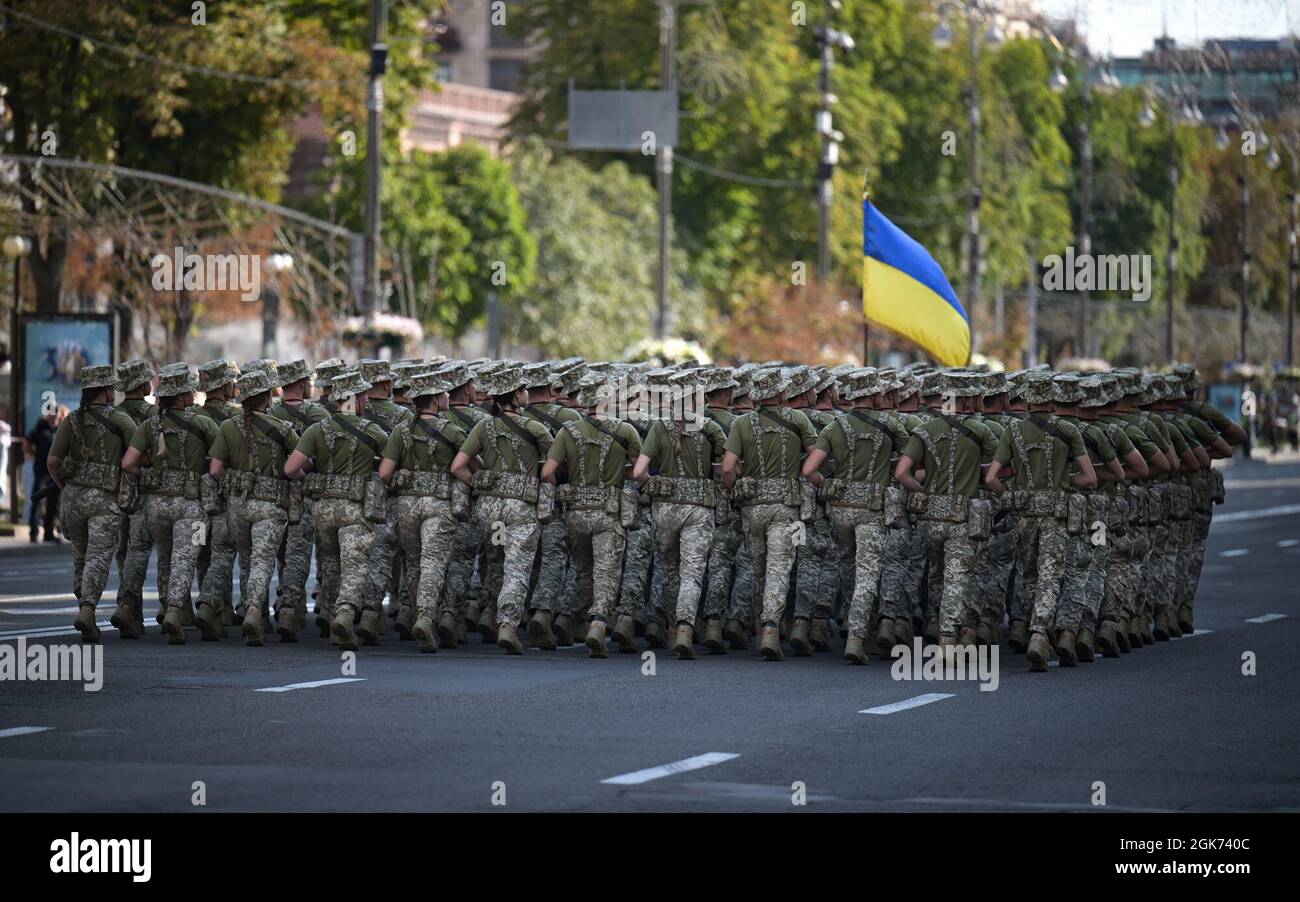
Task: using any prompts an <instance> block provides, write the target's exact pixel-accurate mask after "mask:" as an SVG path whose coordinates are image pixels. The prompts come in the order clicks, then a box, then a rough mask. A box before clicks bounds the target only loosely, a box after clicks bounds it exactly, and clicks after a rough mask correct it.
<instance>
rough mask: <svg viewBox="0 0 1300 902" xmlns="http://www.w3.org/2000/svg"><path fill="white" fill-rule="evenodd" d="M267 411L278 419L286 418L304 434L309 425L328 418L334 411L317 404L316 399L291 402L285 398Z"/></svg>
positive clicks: (285, 419) (300, 433)
mask: <svg viewBox="0 0 1300 902" xmlns="http://www.w3.org/2000/svg"><path fill="white" fill-rule="evenodd" d="M267 413H269V414H270V415H271V416H273V417H275V418H276V419H277V420H284V421H285V422H286V423H288V424H289V425H290V426H292V427H293V428H294V431H295V432H297V433H298V434H299V435H302V433H304V432H306V431H307V427H308V426H310V425H311V424H312V423H319V422H320V421H321V420H324V419H327V418H328V417H329V416H330V414H331V413H332V411H331V410H330V409H329V408H328V407H326V406H325V405H324V404H317V403H316V402H315V401H299V402H295V403H293V404H289V403H286V402H285V401H284V400H279V401H276V402H275V403H274V404H272V405H271V409H270V410H268V411H267Z"/></svg>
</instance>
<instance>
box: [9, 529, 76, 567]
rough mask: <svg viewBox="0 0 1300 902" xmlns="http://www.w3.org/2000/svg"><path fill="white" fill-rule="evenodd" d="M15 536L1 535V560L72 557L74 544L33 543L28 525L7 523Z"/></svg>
mask: <svg viewBox="0 0 1300 902" xmlns="http://www.w3.org/2000/svg"><path fill="white" fill-rule="evenodd" d="M4 526H5V528H6V529H8V528H12V529H13V535H0V559H5V558H19V557H44V556H46V555H64V554H66V555H71V554H72V543H71V542H67V541H65V542H60V543H59V544H57V545H56V544H55V543H53V542H32V541H29V540H28V529H27V524H26V523H5V524H4Z"/></svg>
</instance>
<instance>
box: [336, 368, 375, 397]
mask: <svg viewBox="0 0 1300 902" xmlns="http://www.w3.org/2000/svg"><path fill="white" fill-rule="evenodd" d="M373 387H374V386H372V385H371V384H370V383H369V382H367V381H366V378H365V377H364V376H363V375H361V370H360V369H349V370H344V371H343V372H341V373H339V374H338V375H337V376H335V377H334V378H333V379H331V380H330V398H331V399H332V400H334V401H342V400H344V399H346V398H355V397H356V396H357V395H364V394H365V393H366V392H368V391H370V389H371V388H373Z"/></svg>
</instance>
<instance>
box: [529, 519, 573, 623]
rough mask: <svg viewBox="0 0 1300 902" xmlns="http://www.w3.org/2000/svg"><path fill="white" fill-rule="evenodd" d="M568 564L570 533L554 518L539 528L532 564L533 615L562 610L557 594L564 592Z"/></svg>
mask: <svg viewBox="0 0 1300 902" xmlns="http://www.w3.org/2000/svg"><path fill="white" fill-rule="evenodd" d="M568 562H569V529H568V527H567V526H566V525H565V522H564V520H563V519H561V518H559V517H557V518H556V519H554V520H552V521H551V522H550V523H547V524H545V525H544V526H542V532H541V536H540V537H539V538H538V541H537V559H536V560H535V561H534V562H533V580H532V583H533V589H532V596H531V597H530V598H529V602H528V606H529V607H530V608H531V609H532V610H534V611H551V612H558V611H561V610H563V607H562V606H561V601H560V593H562V592H563V591H564V571H565V568H566V565H567V564H568Z"/></svg>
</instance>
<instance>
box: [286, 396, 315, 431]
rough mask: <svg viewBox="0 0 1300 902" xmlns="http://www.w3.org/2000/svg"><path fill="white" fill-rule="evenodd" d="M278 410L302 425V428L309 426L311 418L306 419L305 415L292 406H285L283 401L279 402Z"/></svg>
mask: <svg viewBox="0 0 1300 902" xmlns="http://www.w3.org/2000/svg"><path fill="white" fill-rule="evenodd" d="M280 409H281V410H283V411H284V412H285V413H287V414H288V415H289V416H291V417H293V419H295V420H297V421H298V422H299V423H301V424H302V425H304V426H310V425H311V418H310V417H308V416H307V414H305V413H303V412H302V411H301V410H300V409H299V408H298V407H297V406H295V405H292V404H285V403H284V402H283V401H281V402H280Z"/></svg>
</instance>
